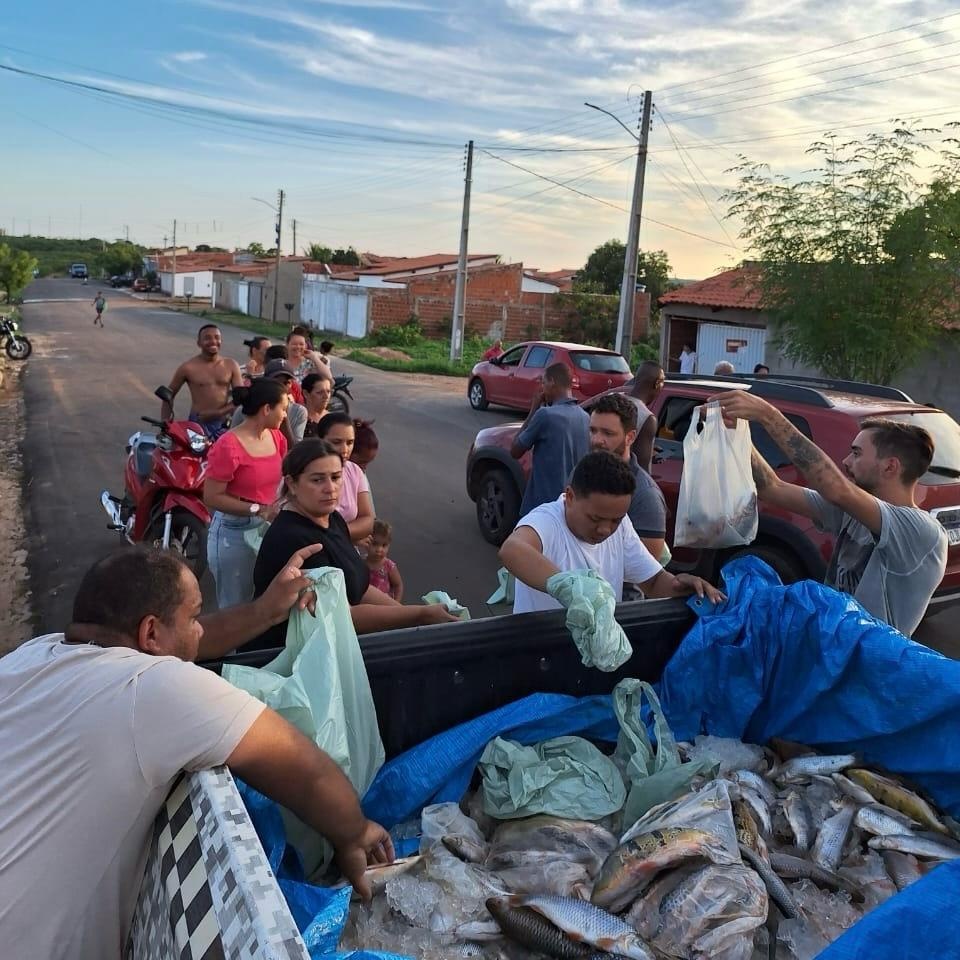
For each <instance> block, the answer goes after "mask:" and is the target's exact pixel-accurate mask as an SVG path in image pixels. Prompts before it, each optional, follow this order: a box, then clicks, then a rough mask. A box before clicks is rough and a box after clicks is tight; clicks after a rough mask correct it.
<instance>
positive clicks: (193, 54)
mask: <svg viewBox="0 0 960 960" xmlns="http://www.w3.org/2000/svg"><path fill="white" fill-rule="evenodd" d="M170 59H171V60H176V62H177V63H199V62H200V61H201V60H206V59H207V55H206V54H205V53H203V52H202V51H201V50H183V51H181V52H180V53H171V54H170Z"/></svg>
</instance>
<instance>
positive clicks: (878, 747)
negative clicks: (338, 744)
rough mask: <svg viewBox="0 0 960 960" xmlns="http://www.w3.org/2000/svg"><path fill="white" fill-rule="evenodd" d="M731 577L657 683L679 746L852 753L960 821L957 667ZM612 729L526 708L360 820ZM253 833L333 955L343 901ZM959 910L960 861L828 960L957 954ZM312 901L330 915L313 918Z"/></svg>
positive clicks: (805, 593) (316, 940) (442, 750)
mask: <svg viewBox="0 0 960 960" xmlns="http://www.w3.org/2000/svg"><path fill="white" fill-rule="evenodd" d="M724 577H725V580H726V584H727V592H728V595H729V600H728V602H727V603H725V604H723V605H722V606H721V607H719V608H717V609H704V605H703V604H697V603H692V604H691V605H692V606H693V607H694V609H695V610H697V612H698V613H699V614H700V619H699V621H698V622H697V624H696V625H695V626H694V627H693V629H692V630H691V631H690V633H689V634H688V635H687V637H686V638H685V639H684V641H683V643H682V644H681V646H680V647H679V649H678V650H677V652H676V654H675V655H674V657H673V658H672V659H671V661H670V663H669V664H668V665H667V667H666V670H665V671H664V675H663V678H662V680H661V683H660V685H659V691H658V692H659V695H660V700H661V703H662V706H663V709H664V712H665V714H666V716H667V720H668V721H669V723H670V726H671V728H672V729H673V731H674V734H675V735H676V737H677V739H678V740H681V739H692V738H693V737H695V736H696V735H697V734H698V733H709V734H713V735H716V736H728V737H740V738H742V739H744V740H748V741H752V742H756V743H763V742H765V741H766V740H768V739H769V738H770V737H772V736H778V737H784V738H786V739H790V740H796V741H798V742H801V743H806V744H810V745H813V746H816V747H818V748H821V749H822V750H829V751H833V750H839V751H844V752H847V751H854V752H857V753H859V754H860V755H861V756H862V757H863V759H864V762H865V763H868V764H872V765H878V766H882V767H886V768H888V769H890V770H892V771H895V772H898V773H902V774H905V775H907V776H908V777H910V778H911V779H913V780H915V781H916V782H917V783H918V784H920V785H921V786H923V787H924V788H925V789H926V790H927V791H928V792H929V793H930V794H931V795H932V796H933V798H934V799H935V800H936V801H937V802H938V803H939V804H940V806H942V807H943V808H945V809H946V810H948V811H949V812H950V813H952V814H954V815H957V814H958V813H960V736H958V735H957V734H958V732H960V729H958V727H960V663H958V662H954V661H952V660H948V659H946V658H944V657H942V656H941V655H940V654H937V653H934V652H933V651H931V650H929V649H927V648H926V647H923V646H920V645H919V644H916V643H913V642H911V641H909V640H907V639H906V638H905V637H903V636H902V635H901V634H899V633H897V631H895V630H893V629H892V628H891V627H889V626H887V625H886V624H883V623H880V622H879V621H877V620H875V619H873V618H872V617H871V616H870V615H869V614H867V613H866V612H865V611H864V610H863V609H862V608H861V607H860V606H859V605H858V604H856V603H855V602H854V601H853V600H851V599H850V598H849V597H846V596H843V595H841V594H838V593H836V592H834V591H833V590H830V589H828V588H826V587H824V586H822V585H820V584H816V583H812V582H809V581H806V582H802V583H798V584H794V585H792V586H789V587H783V586H782V585H781V584H780V582H779V580H778V579H777V577H776V575H775V574H774V573H773V571H772V570H771V569H770V568H769V567H767V566H766V565H765V564H764V563H762V562H761V561H760V560H757V559H756V558H753V557H745V558H742V559H740V560H737V561H735V562H733V563H732V564H729V565H728V566H727V567H726V568H725V570H724ZM617 729H618V727H617V723H616V719H615V717H614V714H613V710H612V707H611V703H610V698H609V697H586V698H583V699H577V698H574V697H567V696H561V695H557V694H536V695H533V696H529V697H526V698H524V699H523V700H519V701H517V702H515V703H512V704H509V705H507V706H505V707H502V708H500V709H499V710H495V711H493V712H491V713H488V714H485V715H484V716H482V717H478V718H477V719H475V720H472V721H470V722H468V723H465V724H462V725H461V726H459V727H456V728H454V729H453V730H449V731H446V732H445V733H442V734H439V735H438V736H436V737H433V738H432V739H430V740H428V741H426V742H425V743H423V744H421V745H420V746H418V747H414V748H413V749H412V750H409V751H407V753H405V754H403V755H402V756H400V757H396V758H395V759H393V760H392V761H390V762H389V763H388V764H386V765H385V766H384V767H383V768H382V770H381V771H380V773H379V774H378V776H377V778H376V780H375V781H374V783H373V785H372V786H371V788H370V790H369V791H368V793H367V795H366V797H365V798H364V810H365V812H366V814H367V815H368V816H369V817H371V818H372V819H375V820H378V821H379V822H381V823H383V824H385V825H387V826H393V825H394V824H396V823H398V822H401V821H404V820H407V819H409V818H410V817H412V816H414V815H416V813H417V812H418V811H419V810H420V809H421V808H422V807H423V806H424V805H425V804H427V803H435V802H441V801H444V800H458V799H459V798H460V797H461V796H462V794H463V792H464V790H466V788H467V786H468V784H469V781H470V777H471V775H472V773H473V769H474V766H475V764H476V760H477V757H478V756H479V754H480V752H481V751H482V749H483V747H484V746H485V745H486V743H487V741H488V740H490V739H492V738H493V737H494V736H496V735H498V734H500V735H506V736H509V737H510V738H512V739H515V740H519V741H521V742H523V743H534V742H537V741H539V740H544V739H548V738H550V737H554V736H560V735H564V734H580V735H582V736H586V737H590V738H593V739H596V740H604V741H608V742H612V741H613V740H615V739H616V735H617ZM261 799H262V800H263V801H264V803H265V804H269V801H266V800H265V798H261ZM274 813H275V811H274ZM277 820H279V817H277ZM254 822H255V824H256V825H257V828H258V831H262V830H264V829H265V830H266V831H267V833H268V835H270V837H271V843H272V844H273V847H274V849H271V847H270V846H268V854H269V855H270V862H271V864H274V863H275V861H276V865H275V866H274V869H277V865H278V866H279V873H278V875H279V876H282V877H284V878H285V879H284V880H282V881H281V886H282V887H283V889H284V892H285V893H286V894H287V896H288V899H290V898H291V897H293V899H294V903H293V904H292V906H293V908H294V913H295V917H296V919H297V923H298V925H301V923H302V924H303V926H302V927H301V929H305V930H306V931H307V934H308V935H309V936H311V939H312V943H311V956H312V957H319V956H322V955H325V954H324V951H325V950H332V949H334V948H335V944H333V945H330V944H331V939H330V938H331V935H332V933H333V931H334V930H335V929H339V928H338V927H337V924H338V923H340V924H342V922H343V920H342V919H341V918H343V916H344V914H345V911H346V908H347V903H346V901H343V902H340V901H337V900H335V901H334V902H327V901H325V900H324V901H321V900H320V899H319V895H318V898H317V899H315V900H313V901H310V899H309V898H310V896H311V892H310V891H311V890H313V891H316V890H317V888H309V887H308V885H306V884H303V883H302V882H300V881H301V880H302V877H298V876H297V875H296V864H295V863H294V864H291V863H290V859H289V856H286V857H284V854H283V849H284V847H283V841H282V833H281V835H280V838H279V839H278V838H277V837H276V836H274V835H273V834H274V833H275V827H276V822H275V821H272V820H271V816H270V813H269V811H268V810H264V809H258V808H257V805H256V804H255V805H254ZM280 827H281V831H282V824H281V825H280ZM263 835H264V834H263V832H261V838H263ZM264 845H265V846H267V841H266V840H265V841H264ZM291 885H292V886H291ZM305 888H306V889H305ZM323 896H325V897H327V898H329V897H330V892H329V891H327V892H326V893H325V894H324V895H323ZM341 896H342V895H341ZM304 898H306V899H304ZM958 898H960V862H956V863H953V864H946V865H943V866H940V867H937V869H936V870H934V871H932V872H931V873H930V874H929V875H928V876H926V877H925V878H924V879H922V880H920V881H919V882H918V883H916V884H914V885H913V886H912V887H910V888H909V889H908V890H907V891H905V892H904V893H902V894H900V895H898V896H896V897H894V898H892V899H891V900H889V901H887V903H885V904H884V905H883V906H881V907H880V908H878V909H877V910H875V911H874V912H873V913H871V914H870V915H868V916H867V918H866V919H864V920H863V921H861V922H860V923H858V924H857V925H856V926H855V927H854V928H853V929H851V930H850V931H848V932H847V933H846V934H845V935H844V936H843V937H841V938H840V939H839V940H837V941H836V943H834V944H833V945H831V946H830V947H829V948H828V949H827V950H826V951H825V952H824V953H823V954H822V955H821V960H868V958H869V960H921V958H924V960H927V958H929V957H949V956H960V947H957V944H958V943H960V924H958V923H956V922H951V921H950V917H951V916H952V913H953V910H952V908H953V905H954V904H955V903H956V901H957V899H958ZM311 902H312V903H313V904H315V905H316V909H317V910H318V911H321V912H320V914H319V915H315V916H314V917H313V919H312V920H310V917H309V910H310V904H311ZM307 921H309V923H308V922H307ZM340 956H341V957H343V955H340ZM354 956H355V957H356V960H360V956H361V955H359V954H356V955H354ZM369 956H371V957H379V958H380V960H383V957H384V956H385V955H382V954H377V955H374V954H370V955H369Z"/></svg>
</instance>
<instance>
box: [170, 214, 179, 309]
mask: <svg viewBox="0 0 960 960" xmlns="http://www.w3.org/2000/svg"><path fill="white" fill-rule="evenodd" d="M176 295H177V221H176V220H174V221H173V283H172V284H171V285H170V299H171V300H173V299H174V297H176Z"/></svg>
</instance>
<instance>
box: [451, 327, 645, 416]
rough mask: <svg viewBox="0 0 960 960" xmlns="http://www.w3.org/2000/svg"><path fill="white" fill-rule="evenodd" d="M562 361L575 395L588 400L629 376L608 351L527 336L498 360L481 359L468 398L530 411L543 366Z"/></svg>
mask: <svg viewBox="0 0 960 960" xmlns="http://www.w3.org/2000/svg"><path fill="white" fill-rule="evenodd" d="M555 363H564V364H566V365H567V366H568V367H569V368H570V373H571V374H572V377H573V395H574V396H575V397H576V398H577V400H579V401H582V400H587V399H588V398H590V397H594V396H596V395H597V394H598V393H603V392H604V391H605V390H611V389H613V388H614V387H621V386H623V384H625V383H626V382H627V381H628V380H629V379H630V367H629V365H628V364H627V361H626V360H624V359H623V357H621V356H620V354H619V353H614V352H613V351H612V350H604V349H602V348H601V347H588V346H585V345H583V344H580V343H554V342H552V341H549V340H530V341H528V342H527V343H519V344H517V346H515V347H511V348H510V349H509V350H508V351H507V352H506V353H504V354H503V355H502V356H500V357H498V358H497V359H496V360H482V361H481V362H480V363H478V364H477V365H476V366H475V367H474V368H473V371H472V373H471V374H470V382H469V385H468V386H467V399H468V400H469V401H470V406H471V407H473V409H474V410H486V409H487V407H488V406H489V405H490V404H491V403H496V404H499V405H500V406H502V407H510V408H511V409H513V410H524V411H526V410H529V409H530V404H531V403H532V402H533V398H534V395H535V394H536V392H537V391H538V390H539V389H540V378H541V377H542V376H543V371H544V370H546V368H547V367H549V366H552V365H553V364H555Z"/></svg>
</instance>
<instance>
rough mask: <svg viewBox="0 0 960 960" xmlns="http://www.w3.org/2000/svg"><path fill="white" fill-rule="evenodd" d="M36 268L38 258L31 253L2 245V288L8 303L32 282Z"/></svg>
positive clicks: (0, 253)
mask: <svg viewBox="0 0 960 960" xmlns="http://www.w3.org/2000/svg"><path fill="white" fill-rule="evenodd" d="M36 266H37V261H36V258H35V257H31V256H30V254H29V253H25V252H24V251H23V250H11V249H10V247H9V246H7V244H5V243H0V287H3V292H4V296H5V298H6V301H7V303H9V302H10V300H11V299H12V298H13V297H15V296H18V295H19V293H20V291H21V290H23V288H24V287H25V286H26V285H27V284H28V283H29V282H30V280H31V279H32V278H33V271H34V270H35V269H36Z"/></svg>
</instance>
